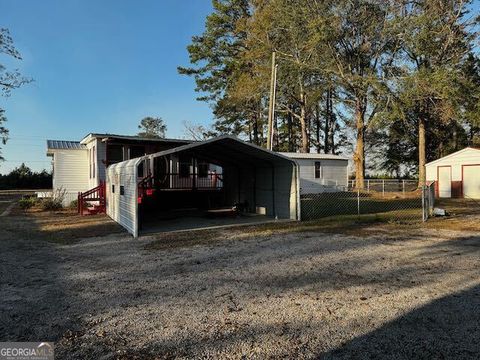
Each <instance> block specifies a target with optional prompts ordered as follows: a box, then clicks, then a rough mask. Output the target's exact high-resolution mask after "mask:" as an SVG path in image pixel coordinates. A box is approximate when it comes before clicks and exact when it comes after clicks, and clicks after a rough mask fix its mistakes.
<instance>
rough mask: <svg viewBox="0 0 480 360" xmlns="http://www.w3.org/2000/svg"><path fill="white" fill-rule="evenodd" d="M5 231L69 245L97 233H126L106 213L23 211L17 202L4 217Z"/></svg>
mask: <svg viewBox="0 0 480 360" xmlns="http://www.w3.org/2000/svg"><path fill="white" fill-rule="evenodd" d="M1 221H2V226H3V227H4V229H5V230H6V231H10V232H16V233H17V235H18V236H19V237H23V238H27V239H29V238H37V239H41V240H47V241H50V242H56V243H60V244H69V243H73V242H76V241H78V240H79V239H85V238H89V237H96V236H106V235H110V234H122V233H123V234H125V233H126V232H125V230H124V229H123V228H122V227H121V226H120V225H118V224H117V223H116V222H114V221H113V220H112V219H110V218H109V217H108V216H106V215H105V214H100V215H91V216H80V215H78V214H77V212H76V211H75V210H73V209H64V210H60V211H40V210H39V209H34V210H29V211H24V210H22V209H20V208H19V206H18V205H15V206H14V207H13V209H12V210H11V212H10V214H9V215H8V216H5V217H2V220H1Z"/></svg>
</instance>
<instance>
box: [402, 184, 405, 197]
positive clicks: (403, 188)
mask: <svg viewBox="0 0 480 360" xmlns="http://www.w3.org/2000/svg"><path fill="white" fill-rule="evenodd" d="M402 192H403V197H405V180H402Z"/></svg>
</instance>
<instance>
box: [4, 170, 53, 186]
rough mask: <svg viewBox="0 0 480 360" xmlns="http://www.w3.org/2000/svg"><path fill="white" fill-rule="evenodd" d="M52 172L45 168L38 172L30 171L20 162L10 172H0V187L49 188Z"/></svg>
mask: <svg viewBox="0 0 480 360" xmlns="http://www.w3.org/2000/svg"><path fill="white" fill-rule="evenodd" d="M51 188H52V174H51V173H49V172H47V171H46V170H42V171H39V172H36V171H32V170H31V169H30V168H29V167H28V166H26V165H25V164H22V165H20V166H18V167H16V168H15V169H13V170H12V171H10V173H8V174H5V175H2V174H0V189H1V190H8V189H51Z"/></svg>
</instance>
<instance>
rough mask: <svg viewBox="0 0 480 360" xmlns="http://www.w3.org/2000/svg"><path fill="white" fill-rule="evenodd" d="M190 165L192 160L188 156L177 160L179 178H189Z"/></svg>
mask: <svg viewBox="0 0 480 360" xmlns="http://www.w3.org/2000/svg"><path fill="white" fill-rule="evenodd" d="M191 164H192V159H191V158H190V157H189V156H180V157H179V159H178V175H179V176H180V177H189V176H190V165H191Z"/></svg>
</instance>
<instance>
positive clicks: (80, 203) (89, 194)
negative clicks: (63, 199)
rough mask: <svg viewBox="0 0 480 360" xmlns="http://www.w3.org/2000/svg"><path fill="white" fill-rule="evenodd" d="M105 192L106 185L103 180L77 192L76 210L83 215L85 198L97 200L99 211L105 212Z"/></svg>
mask: <svg viewBox="0 0 480 360" xmlns="http://www.w3.org/2000/svg"><path fill="white" fill-rule="evenodd" d="M105 193H106V186H105V182H104V181H100V184H99V185H98V186H96V187H94V188H92V189H90V190H87V191H85V192H79V193H78V197H77V211H78V213H79V214H80V215H83V213H84V210H85V209H84V208H85V202H86V201H87V200H90V201H98V202H99V203H100V204H99V208H98V211H99V212H105V210H106V209H105Z"/></svg>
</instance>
